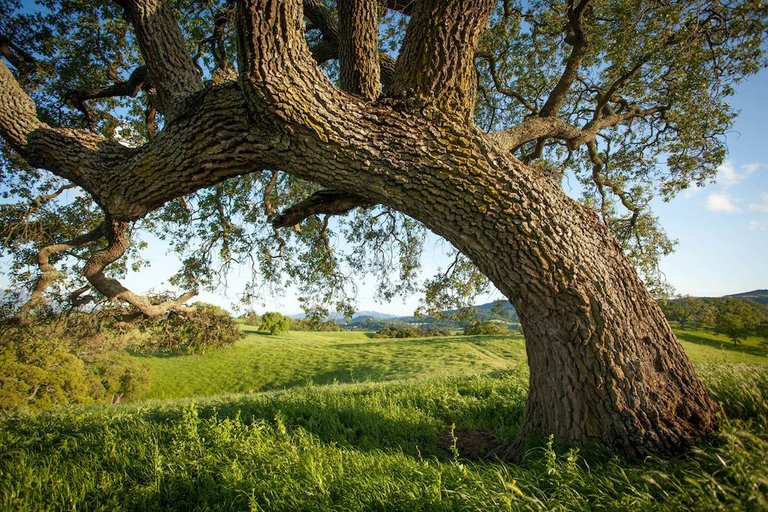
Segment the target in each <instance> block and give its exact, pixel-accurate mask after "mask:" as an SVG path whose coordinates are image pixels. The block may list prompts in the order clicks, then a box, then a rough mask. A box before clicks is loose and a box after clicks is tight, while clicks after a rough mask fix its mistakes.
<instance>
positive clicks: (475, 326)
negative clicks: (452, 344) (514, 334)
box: [464, 320, 509, 336]
mask: <svg viewBox="0 0 768 512" xmlns="http://www.w3.org/2000/svg"><path fill="white" fill-rule="evenodd" d="M464 334H467V335H483V336H493V335H496V334H509V328H508V327H507V324H505V323H502V322H494V321H493V320H488V321H486V322H480V321H474V322H470V323H469V325H467V326H466V327H465V328H464Z"/></svg>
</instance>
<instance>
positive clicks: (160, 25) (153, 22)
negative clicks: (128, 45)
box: [117, 0, 203, 116]
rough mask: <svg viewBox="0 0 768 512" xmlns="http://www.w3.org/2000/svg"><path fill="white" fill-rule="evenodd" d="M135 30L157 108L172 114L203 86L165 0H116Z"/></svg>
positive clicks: (169, 114) (167, 114)
mask: <svg viewBox="0 0 768 512" xmlns="http://www.w3.org/2000/svg"><path fill="white" fill-rule="evenodd" d="M117 2H118V3H119V4H120V5H121V6H122V7H123V8H124V9H125V11H126V14H127V15H128V18H129V19H130V20H131V23H132V24H133V27H134V29H135V31H136V39H137V40H138V43H139V48H140V49H141V54H142V56H143V57H144V60H145V62H146V64H147V68H148V70H149V78H150V80H151V81H152V84H153V85H154V86H155V88H156V89H157V93H158V96H159V99H160V108H161V110H162V112H163V113H164V114H165V115H166V116H173V114H174V111H175V109H176V108H177V107H178V103H179V102H180V101H181V100H182V99H184V98H186V97H188V96H189V95H190V94H191V93H193V92H195V91H198V90H200V89H202V87H203V82H202V80H201V78H200V76H199V75H198V73H197V70H196V69H195V66H194V64H193V62H192V59H190V58H189V55H187V51H186V46H185V43H184V36H183V35H182V33H181V29H179V25H178V23H177V22H176V19H175V18H174V17H173V12H172V11H171V8H170V6H168V5H167V4H166V2H165V1H164V0H117Z"/></svg>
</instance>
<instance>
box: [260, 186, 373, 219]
mask: <svg viewBox="0 0 768 512" xmlns="http://www.w3.org/2000/svg"><path fill="white" fill-rule="evenodd" d="M368 206H372V203H371V202H370V201H369V200H367V199H365V198H363V197H360V196H356V195H353V194H348V193H346V192H340V191H338V190H321V191H319V192H315V193H314V194H312V195H311V196H309V197H308V198H306V199H304V200H303V201H301V202H299V203H297V204H295V205H293V206H291V207H290V208H288V209H287V210H285V211H284V212H283V213H281V214H280V215H277V216H276V217H275V218H274V219H273V220H272V225H273V226H275V227H281V228H287V227H291V226H295V225H296V224H299V223H300V222H301V221H303V220H304V219H306V218H307V217H310V216H312V215H318V214H325V215H343V214H345V213H347V212H349V211H350V210H352V209H354V208H358V207H363V208H364V207H368Z"/></svg>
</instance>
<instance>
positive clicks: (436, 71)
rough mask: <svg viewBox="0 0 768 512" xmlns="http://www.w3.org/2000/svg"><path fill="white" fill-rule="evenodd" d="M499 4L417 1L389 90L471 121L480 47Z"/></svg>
mask: <svg viewBox="0 0 768 512" xmlns="http://www.w3.org/2000/svg"><path fill="white" fill-rule="evenodd" d="M494 5H495V2H494V1H493V0H462V1H457V0H452V1H443V0H421V1H419V2H415V3H414V7H413V11H412V13H411V21H410V23H409V24H408V29H407V31H406V34H405V39H404V40H403V47H402V49H401V51H400V55H399V56H398V58H397V64H396V66H395V74H394V78H393V81H392V85H391V87H390V90H389V91H388V92H389V93H390V94H391V95H392V96H396V97H402V98H410V97H415V98H416V99H417V100H419V101H422V102H425V103H430V104H434V105H435V106H437V107H438V108H440V109H443V110H448V111H452V112H454V113H456V114H457V115H459V116H463V117H464V118H465V119H466V120H467V121H470V120H471V118H472V114H473V108H474V104H475V92H476V90H477V79H476V77H475V68H474V64H473V56H474V51H475V47H476V46H477V41H478V39H479V37H480V34H481V33H482V30H483V29H484V28H485V25H486V24H487V23H488V18H489V17H490V15H491V11H492V9H493V6H494Z"/></svg>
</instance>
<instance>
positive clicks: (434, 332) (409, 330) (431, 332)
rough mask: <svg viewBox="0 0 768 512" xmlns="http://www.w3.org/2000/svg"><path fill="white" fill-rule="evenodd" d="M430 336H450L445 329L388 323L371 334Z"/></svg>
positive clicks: (376, 336) (379, 335)
mask: <svg viewBox="0 0 768 512" xmlns="http://www.w3.org/2000/svg"><path fill="white" fill-rule="evenodd" d="M430 336H451V331H449V330H446V329H436V328H429V329H424V328H422V327H414V326H410V325H389V326H387V327H384V328H383V329H379V330H378V331H376V332H375V333H374V334H373V337H374V338H428V337H430Z"/></svg>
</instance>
